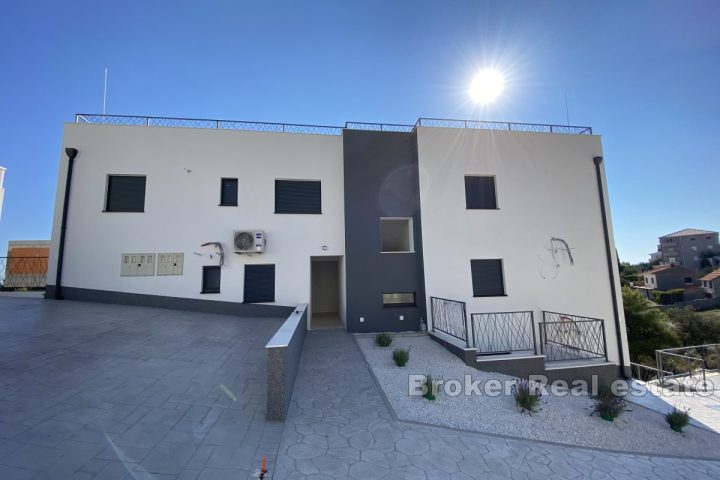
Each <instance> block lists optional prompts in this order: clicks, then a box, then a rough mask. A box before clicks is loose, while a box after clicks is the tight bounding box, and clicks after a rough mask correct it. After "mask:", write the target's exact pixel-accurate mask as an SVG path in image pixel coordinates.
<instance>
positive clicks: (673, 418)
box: [665, 407, 690, 433]
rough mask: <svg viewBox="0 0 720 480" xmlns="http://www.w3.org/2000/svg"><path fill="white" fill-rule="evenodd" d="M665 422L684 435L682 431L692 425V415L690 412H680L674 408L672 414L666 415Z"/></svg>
mask: <svg viewBox="0 0 720 480" xmlns="http://www.w3.org/2000/svg"><path fill="white" fill-rule="evenodd" d="M665 421H666V422H667V423H668V425H670V428H672V429H673V430H674V431H676V432H678V433H682V429H683V428H684V427H687V425H688V423H690V414H689V413H688V410H678V408H677V407H674V408H673V411H672V412H670V413H667V414H665Z"/></svg>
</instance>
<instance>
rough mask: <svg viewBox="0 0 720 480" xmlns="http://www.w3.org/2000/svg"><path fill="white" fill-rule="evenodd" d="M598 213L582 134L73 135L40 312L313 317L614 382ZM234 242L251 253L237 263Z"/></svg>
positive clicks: (609, 286) (617, 313)
mask: <svg viewBox="0 0 720 480" xmlns="http://www.w3.org/2000/svg"><path fill="white" fill-rule="evenodd" d="M176 127H181V128H176ZM191 127H195V128H191ZM70 159H71V160H70ZM69 165H73V167H72V174H71V175H70V176H68V169H69ZM68 178H70V179H71V183H70V189H69V190H68V191H69V194H68V195H67V196H66V185H67V184H68V183H67V182H68ZM608 205H609V204H608V198H607V187H606V184H605V177H604V168H603V164H602V149H601V145H600V137H598V136H594V135H592V134H591V131H590V129H589V128H586V127H565V126H549V125H530V124H508V123H491V122H473V121H467V122H465V121H444V120H433V119H421V120H419V121H418V122H417V123H416V124H415V125H407V126H406V125H379V124H359V123H351V124H346V126H345V127H344V128H343V127H317V126H303V125H279V124H263V123H252V122H229V121H208V120H184V119H161V118H148V117H118V116H113V117H110V116H90V115H78V117H77V122H76V123H74V124H67V125H66V126H65V132H64V136H63V155H62V158H61V162H60V168H59V175H58V190H57V197H56V209H55V221H54V224H53V234H52V248H51V258H50V266H49V271H48V289H47V293H48V296H50V297H52V296H56V297H64V298H68V299H80V300H92V301H106V302H119V303H132V304H144V305H153V306H163V307H171V308H185V309H197V310H205V311H215V312H225V313H236V314H240V315H253V316H262V315H282V314H285V313H286V312H288V311H290V309H291V308H292V307H293V306H294V305H296V304H298V303H309V304H310V312H311V314H310V328H320V327H328V326H333V325H337V326H342V327H344V328H346V329H347V330H349V331H353V332H374V331H402V330H418V329H419V328H420V327H421V325H424V324H425V323H428V324H429V327H430V329H431V330H433V331H434V337H435V338H436V339H438V340H439V341H444V342H446V343H448V347H449V348H451V349H452V348H455V349H456V353H458V352H459V350H457V348H459V349H460V350H463V348H464V350H465V351H469V350H472V352H473V361H474V352H476V351H477V352H478V353H482V354H487V353H495V354H502V355H505V356H504V357H501V356H489V357H487V358H491V359H493V360H499V359H500V358H505V359H507V358H516V357H517V358H520V359H521V360H522V359H523V358H525V359H528V358H529V359H531V360H528V361H530V362H531V363H532V362H536V363H535V364H537V360H538V359H540V361H541V362H542V359H543V358H544V359H545V360H546V361H550V360H582V361H583V362H584V364H588V363H593V364H594V365H596V366H597V365H600V366H601V367H602V368H606V367H608V366H612V367H613V368H615V370H617V366H618V365H629V363H628V362H629V359H628V353H627V341H626V338H625V327H624V317H623V312H622V300H621V294H620V283H619V275H618V272H617V267H616V265H617V260H616V258H615V246H614V241H613V234H612V226H611V222H610V213H609V206H608ZM63 225H65V227H64V228H63ZM239 231H248V232H251V235H252V237H254V236H255V233H256V232H260V235H261V236H262V237H263V238H260V236H258V237H257V242H259V243H258V244H262V242H263V241H264V242H265V243H264V251H263V252H262V253H257V252H255V253H236V252H235V250H236V245H235V243H237V242H236V240H239V239H240V238H241V237H236V236H235V234H236V232H239ZM62 232H64V235H63V234H62ZM63 236H64V238H62V237H63ZM252 237H251V238H252ZM205 244H207V245H205ZM203 245H204V246H203ZM219 245H221V246H222V251H223V254H224V255H222V256H221V255H219V253H220V247H219ZM250 247H251V248H250V249H251V250H255V246H254V245H253V244H252V242H251V243H250ZM58 266H60V272H58ZM432 297H436V298H435V300H432ZM442 299H449V300H453V301H457V302H464V303H465V308H464V310H463V309H462V307H461V306H462V303H458V304H456V303H453V302H447V301H445V300H442ZM461 311H464V312H465V314H466V315H465V316H463V315H462V312H461ZM498 312H513V313H511V314H506V313H498ZM554 312H562V313H554ZM473 314H476V315H473ZM528 325H529V326H528ZM456 337H459V338H456ZM498 338H504V339H505V340H502V341H499V340H497V339H498ZM508 338H510V340H508ZM456 347H457V348H456ZM529 350H534V351H532V352H529ZM583 351H584V352H585V353H586V354H583V353H581V352H583ZM573 352H574V353H573ZM578 352H580V354H578ZM459 354H462V353H459ZM508 354H509V355H508ZM485 357H486V356H483V358H485ZM496 363H497V362H496ZM520 363H522V361H520ZM520 363H518V362H515V365H519V364H520ZM498 365H499V364H498ZM498 365H495V364H493V365H491V366H490V367H489V368H491V369H498V370H501V371H508V370H509V371H515V370H513V368H510V369H508V368H506V367H505V366H502V365H499V366H498ZM557 365H559V363H558V364H557ZM573 365H575V364H573ZM575 366H577V365H575Z"/></svg>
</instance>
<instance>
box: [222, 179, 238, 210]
mask: <svg viewBox="0 0 720 480" xmlns="http://www.w3.org/2000/svg"><path fill="white" fill-rule="evenodd" d="M237 204H238V179H237V178H222V179H220V206H222V207H237Z"/></svg>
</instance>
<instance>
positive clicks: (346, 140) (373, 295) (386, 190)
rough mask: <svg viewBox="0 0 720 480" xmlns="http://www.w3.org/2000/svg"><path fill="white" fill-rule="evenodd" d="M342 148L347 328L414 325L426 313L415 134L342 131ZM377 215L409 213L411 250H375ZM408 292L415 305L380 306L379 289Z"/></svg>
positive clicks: (363, 329) (390, 328)
mask: <svg viewBox="0 0 720 480" xmlns="http://www.w3.org/2000/svg"><path fill="white" fill-rule="evenodd" d="M343 152H344V153H343V156H344V170H345V258H346V260H345V262H346V272H345V275H346V288H347V300H346V301H347V304H346V309H347V329H348V330H349V331H351V332H380V331H405V330H418V328H419V324H420V320H421V318H422V319H425V318H427V316H426V314H425V286H424V276H423V275H424V274H423V260H422V236H421V229H420V194H419V183H418V162H417V136H416V135H415V133H396V132H375V131H362V130H345V131H344V132H343ZM383 217H409V218H412V228H413V244H414V249H413V250H414V252H413V253H381V236H380V219H381V218H383ZM409 292H414V293H415V300H416V305H415V306H393V307H383V293H409ZM400 316H403V317H404V319H403V320H400ZM360 317H363V318H364V319H365V321H364V322H362V323H361V322H360Z"/></svg>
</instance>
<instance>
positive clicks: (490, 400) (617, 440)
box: [356, 334, 720, 458]
mask: <svg viewBox="0 0 720 480" xmlns="http://www.w3.org/2000/svg"><path fill="white" fill-rule="evenodd" d="M392 336H393V342H392V345H391V346H390V347H387V348H381V347H378V346H377V345H376V344H375V339H374V337H371V336H362V335H358V336H356V339H357V342H358V344H359V345H360V348H361V350H362V352H363V354H364V355H365V358H366V360H367V362H368V364H369V366H370V368H371V369H372V371H373V373H374V374H375V376H376V377H377V379H378V381H379V383H380V385H381V387H382V389H383V391H384V392H385V396H386V397H387V399H388V401H389V402H390V404H391V406H392V408H393V409H394V410H395V414H396V415H397V417H398V418H399V419H401V420H409V421H414V422H421V423H427V424H432V425H441V426H447V427H453V428H460V429H464V430H474V431H477V432H483V433H494V434H501V435H508V436H512V437H520V438H527V439H535V440H545V441H550V442H557V443H563V444H568V445H576V446H583V447H594V448H603V449H609V450H619V451H627V452H638V453H649V454H663V455H676V456H683V457H685V456H688V457H698V458H699V457H702V458H720V450H718V448H717V444H718V441H720V435H717V434H715V433H712V432H709V431H707V430H704V429H701V428H697V427H693V426H688V427H685V429H684V431H683V433H682V434H679V433H676V432H673V431H672V430H671V429H670V427H669V426H668V424H667V423H666V422H665V418H664V417H663V416H662V415H660V414H658V413H657V412H654V411H652V410H648V409H646V408H643V407H641V406H638V405H634V404H631V403H628V406H627V409H628V410H627V411H626V412H625V413H623V414H622V415H621V416H620V418H619V419H616V420H615V421H614V422H607V421H605V420H603V419H601V418H600V417H598V416H596V415H591V414H592V411H593V405H594V402H593V400H592V399H591V398H589V397H587V396H582V397H576V396H570V395H568V396H564V397H555V396H544V397H542V400H541V407H540V408H541V410H540V411H538V412H537V413H535V414H534V415H532V416H530V415H528V414H527V413H522V412H520V410H519V409H518V408H517V407H516V406H515V400H514V399H513V397H512V396H510V395H507V396H506V395H500V396H496V397H490V396H485V395H482V396H476V395H472V396H467V395H463V394H461V395H458V396H454V397H453V396H449V395H446V394H445V393H443V392H442V391H441V392H440V393H439V395H438V397H437V399H436V400H434V401H429V400H426V399H425V398H423V397H421V396H410V395H408V377H409V375H411V374H419V375H425V374H428V373H429V374H431V375H432V376H433V378H442V379H444V380H450V379H458V380H460V381H463V380H464V376H465V374H470V375H471V376H472V379H473V380H480V381H482V382H483V383H485V382H486V381H488V380H491V379H495V380H500V381H501V382H504V381H506V380H509V381H512V380H513V377H510V376H507V375H503V374H500V373H491V372H483V371H480V370H476V369H474V368H471V367H468V366H467V365H465V364H464V363H463V362H462V361H460V359H459V358H457V357H456V356H454V355H453V354H451V353H450V352H448V351H447V350H446V349H445V348H443V347H442V346H440V345H439V344H437V343H436V342H434V341H433V340H431V339H430V338H429V337H428V336H427V335H402V334H397V335H392ZM396 347H402V348H409V349H410V361H409V362H408V364H407V366H406V367H404V368H400V367H397V366H396V365H395V364H394V362H393V360H392V351H393V349H394V348H396Z"/></svg>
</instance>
